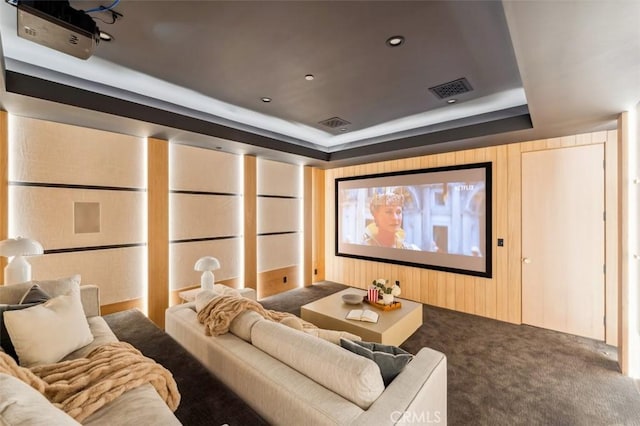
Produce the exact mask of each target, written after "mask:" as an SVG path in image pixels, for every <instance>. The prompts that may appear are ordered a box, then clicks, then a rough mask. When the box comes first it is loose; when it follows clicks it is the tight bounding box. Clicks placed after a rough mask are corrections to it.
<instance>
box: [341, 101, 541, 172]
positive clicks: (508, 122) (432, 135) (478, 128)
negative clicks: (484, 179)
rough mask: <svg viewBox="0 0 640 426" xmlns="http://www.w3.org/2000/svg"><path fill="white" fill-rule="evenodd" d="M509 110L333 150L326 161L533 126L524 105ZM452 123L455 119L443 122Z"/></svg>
mask: <svg viewBox="0 0 640 426" xmlns="http://www.w3.org/2000/svg"><path fill="white" fill-rule="evenodd" d="M508 111H512V112H514V113H515V115H510V116H507V117H504V116H503V117H500V118H491V116H492V115H494V113H488V114H486V121H483V122H480V123H475V124H466V125H465V121H466V122H467V123H468V119H462V120H458V121H459V123H460V125H459V126H457V127H452V128H447V129H443V130H437V131H431V132H429V133H424V134H420V135H414V136H406V137H401V138H399V139H395V140H389V141H386V142H380V143H375V144H370V145H362V146H358V147H354V148H347V149H343V150H341V151H335V152H332V153H331V155H330V157H329V161H336V160H347V159H350V158H354V157H362V156H366V155H374V154H381V153H385V152H390V151H401V150H405V149H410V148H419V147H423V146H428V145H436V144H439V143H444V142H451V141H459V140H464V139H470V138H475V137H481V136H487V135H494V134H498V133H505V132H512V131H516V130H524V129H531V128H533V123H532V121H531V115H530V114H529V110H528V108H527V107H526V105H524V106H520V107H514V108H509V110H508ZM497 113H499V112H497ZM497 113H496V114H497ZM477 118H479V117H470V118H469V119H477ZM453 123H454V122H451V123H443V124H453ZM425 130H426V129H425Z"/></svg>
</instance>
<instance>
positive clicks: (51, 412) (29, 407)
mask: <svg viewBox="0 0 640 426" xmlns="http://www.w3.org/2000/svg"><path fill="white" fill-rule="evenodd" d="M0 424H3V425H29V426H49V425H60V426H66V425H73V426H78V425H79V424H80V423H78V422H76V421H75V420H74V419H73V418H71V417H70V416H69V415H67V413H65V412H64V411H62V410H60V409H59V408H56V407H55V406H54V405H53V404H51V403H50V402H49V401H48V400H47V398H45V397H44V395H42V394H41V393H40V392H38V391H37V390H35V389H34V388H32V387H31V386H29V385H28V384H26V383H24V382H23V381H22V380H20V379H17V378H15V377H13V376H10V375H8V374H4V373H0Z"/></svg>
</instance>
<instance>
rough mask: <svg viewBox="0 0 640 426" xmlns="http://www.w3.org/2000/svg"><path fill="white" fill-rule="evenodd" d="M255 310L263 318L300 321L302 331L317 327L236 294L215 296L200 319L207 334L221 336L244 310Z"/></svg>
mask: <svg viewBox="0 0 640 426" xmlns="http://www.w3.org/2000/svg"><path fill="white" fill-rule="evenodd" d="M247 310H250V311H255V312H257V313H258V314H260V315H262V317H263V318H265V319H268V320H271V321H275V322H281V321H282V320H284V319H287V318H292V319H295V320H297V321H299V322H300V323H301V325H302V331H308V330H313V329H317V328H318V327H316V326H315V325H313V324H311V323H310V322H307V321H305V320H303V319H300V318H298V317H297V316H295V315H293V314H290V313H288V312H278V311H272V310H269V309H265V308H264V307H262V305H261V304H259V303H258V302H256V301H254V300H251V299H247V298H246V297H242V296H235V295H219V296H215V297H214V298H213V299H211V300H210V301H209V303H208V304H207V305H206V306H205V307H204V308H202V309H201V310H200V312H198V321H199V322H200V323H201V324H204V326H205V334H206V335H207V336H219V335H221V334H224V333H226V332H228V331H229V325H230V324H231V321H233V320H234V319H235V318H236V317H237V316H238V315H240V314H241V313H242V312H244V311H247Z"/></svg>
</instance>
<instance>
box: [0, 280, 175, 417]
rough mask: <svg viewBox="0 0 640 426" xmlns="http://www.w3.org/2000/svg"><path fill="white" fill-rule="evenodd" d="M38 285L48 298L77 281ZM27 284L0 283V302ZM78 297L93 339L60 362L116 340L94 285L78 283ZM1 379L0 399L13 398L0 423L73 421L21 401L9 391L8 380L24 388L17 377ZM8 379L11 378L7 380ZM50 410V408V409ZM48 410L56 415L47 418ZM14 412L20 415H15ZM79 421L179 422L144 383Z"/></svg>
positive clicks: (15, 298) (1, 409) (14, 299)
mask: <svg viewBox="0 0 640 426" xmlns="http://www.w3.org/2000/svg"><path fill="white" fill-rule="evenodd" d="M38 284H39V285H40V287H41V288H42V289H43V290H44V291H45V292H46V293H47V294H49V295H50V296H51V297H55V296H58V295H61V294H65V292H66V291H67V290H68V289H69V286H70V285H76V286H77V285H78V283H75V284H73V282H72V283H71V284H70V283H69V282H68V280H66V281H65V280H59V281H46V282H38ZM31 286H32V283H22V284H15V285H9V286H0V304H17V303H18V302H19V301H20V298H21V297H22V295H23V294H24V293H25V292H26V291H28V290H29V288H30V287H31ZM80 296H81V301H82V307H83V308H84V312H85V315H86V319H87V322H88V323H89V329H90V330H91V334H92V335H93V341H92V342H91V343H90V344H88V345H86V346H84V347H82V348H80V349H78V350H76V351H74V352H72V353H70V354H68V355H67V356H66V357H65V358H63V359H62V361H65V360H71V359H76V358H80V357H85V356H86V355H87V354H89V353H90V352H91V351H92V350H93V349H94V348H96V347H97V346H99V345H102V344H105V343H110V342H115V341H117V340H118V339H117V338H116V336H115V335H114V334H113V332H112V331H111V329H110V328H109V326H108V325H107V323H106V322H105V320H104V319H103V318H102V317H101V316H100V297H99V289H98V287H96V286H90V285H84V286H80ZM60 332H64V330H60ZM3 379H4V380H3V382H2V386H0V393H1V392H4V391H6V392H8V393H10V394H9V395H4V396H3V395H0V400H3V399H4V400H5V401H8V399H5V398H9V399H13V401H11V404H9V405H7V404H8V403H7V404H0V405H2V406H0V423H3V421H4V420H7V419H6V418H5V416H7V417H10V419H9V420H11V421H13V422H16V423H11V424H29V425H51V424H60V425H61V424H77V423H76V422H75V421H74V420H73V419H72V418H71V417H69V416H67V415H66V414H65V413H63V412H61V411H60V412H59V413H55V412H53V411H48V407H46V406H43V405H40V406H37V405H34V404H33V401H32V400H30V399H29V400H27V399H25V400H24V401H21V400H20V397H18V396H16V394H17V392H16V393H14V392H12V389H11V383H13V386H16V387H20V388H21V389H22V388H24V387H23V386H22V383H21V382H20V383H17V384H16V383H15V380H17V379H13V378H11V377H9V376H6V375H4V377H3ZM10 380H14V381H13V382H11V383H10ZM27 388H28V386H27ZM32 391H33V390H32ZM33 392H35V391H33ZM27 398H28V397H27ZM42 401H44V403H45V404H46V403H48V402H47V401H46V399H44V398H42ZM10 405H13V410H14V412H13V413H8V412H5V408H6V409H9V408H12V407H10ZM5 406H6V407H5ZM18 407H20V409H19V410H16V408H18ZM51 407H53V405H51ZM51 409H52V410H53V408H51ZM16 411H19V413H16ZM51 413H53V415H54V416H57V417H50V416H51ZM18 415H19V416H20V417H16V416H18ZM54 418H55V420H54ZM3 424H4V423H3ZM82 424H85V425H94V426H98V425H104V426H113V425H123V424H131V425H163V426H164V425H167V426H170V425H179V424H181V423H180V422H179V421H178V419H177V418H176V417H175V416H174V414H173V413H172V412H171V410H170V409H169V408H168V407H167V405H166V404H165V402H164V401H163V400H162V399H161V397H160V396H159V395H158V393H157V392H156V390H155V389H154V388H153V386H152V385H150V384H146V385H143V386H140V387H137V388H134V389H131V390H129V391H127V392H125V393H123V394H122V395H120V396H119V397H117V398H116V399H115V400H113V401H111V402H110V403H108V404H107V405H105V406H104V407H102V408H101V409H99V410H98V411H96V412H95V413H93V414H92V415H91V416H89V417H88V418H86V419H85V420H84V421H83V422H82Z"/></svg>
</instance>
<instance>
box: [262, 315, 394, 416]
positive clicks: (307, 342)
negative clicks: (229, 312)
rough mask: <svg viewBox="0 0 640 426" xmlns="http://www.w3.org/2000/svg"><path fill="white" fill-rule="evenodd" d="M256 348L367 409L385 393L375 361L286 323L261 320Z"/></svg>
mask: <svg viewBox="0 0 640 426" xmlns="http://www.w3.org/2000/svg"><path fill="white" fill-rule="evenodd" d="M251 341H252V343H253V345H254V346H255V347H257V348H259V349H261V350H262V351H264V352H266V353H267V354H269V355H271V356H272V357H274V358H276V359H278V360H280V361H281V362H283V363H284V364H286V365H288V366H289V367H291V368H293V369H294V370H296V371H298V372H300V373H301V374H304V375H305V376H307V377H309V378H310V379H312V380H314V381H315V382H317V383H319V384H320V385H322V386H324V387H326V388H327V389H329V390H332V391H333V392H335V393H337V394H339V395H340V396H342V397H343V398H345V399H347V400H349V401H351V402H353V403H354V404H356V405H358V406H359V407H360V408H362V409H363V410H366V409H367V408H369V406H370V405H371V404H372V403H373V402H374V401H375V400H376V399H377V398H378V397H379V396H380V395H381V394H382V392H383V391H384V383H383V382H382V377H381V376H380V370H379V369H378V366H377V365H376V363H375V362H373V361H371V360H370V359H366V358H364V357H361V356H357V355H355V354H353V353H351V352H349V351H346V350H344V349H343V348H341V347H339V346H337V345H334V344H332V343H330V342H327V341H326V340H322V339H318V338H316V337H313V336H309V335H307V334H305V333H303V332H301V331H298V330H294V329H292V328H290V327H287V326H284V325H282V324H278V323H274V322H271V321H258V322H256V323H255V324H254V326H253V328H252V330H251Z"/></svg>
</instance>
